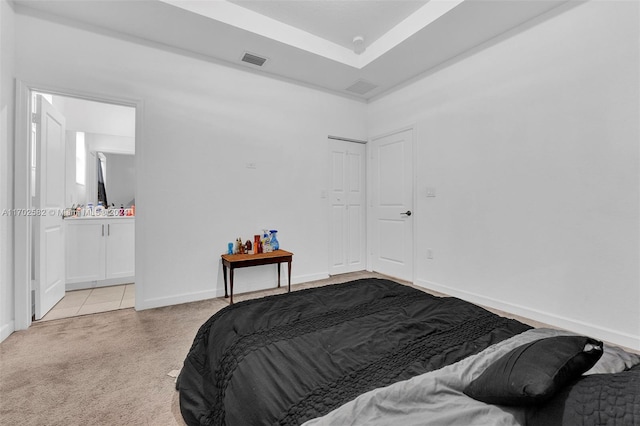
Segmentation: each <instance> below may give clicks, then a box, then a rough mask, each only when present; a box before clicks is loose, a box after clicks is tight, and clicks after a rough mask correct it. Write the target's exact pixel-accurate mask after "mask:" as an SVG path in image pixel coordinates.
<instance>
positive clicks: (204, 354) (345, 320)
mask: <svg viewBox="0 0 640 426" xmlns="http://www.w3.org/2000/svg"><path fill="white" fill-rule="evenodd" d="M529 328H530V327H529V326H527V325H524V324H522V323H519V322H517V321H515V320H510V319H506V318H502V317H499V316H497V315H494V314H492V313H490V312H488V311H486V310H484V309H482V308H480V307H478V306H475V305H472V304H470V303H467V302H464V301H462V300H459V299H456V298H450V297H447V298H439V297H435V296H431V295H429V294H426V293H424V292H422V291H419V290H417V289H414V288H411V287H408V286H404V285H400V284H398V283H395V282H392V281H388V280H383V279H362V280H357V281H353V282H350V283H345V284H336V285H332V286H327V287H320V288H314V289H308V290H302V291H296V292H293V293H288V294H284V295H278V296H270V297H265V298H262V299H254V300H249V301H246V302H240V303H236V304H234V305H231V306H229V307H226V308H224V309H222V310H221V311H219V312H218V313H216V314H215V315H213V316H212V317H211V318H210V319H209V320H208V321H207V322H205V323H204V324H203V325H202V327H201V328H200V330H199V331H198V333H197V335H196V338H195V340H194V342H193V345H192V347H191V349H190V351H189V353H188V355H187V357H186V360H185V362H184V367H183V369H182V371H181V374H180V377H179V380H178V389H179V391H180V409H181V412H182V415H183V417H184V419H185V421H186V422H187V424H189V425H223V424H227V425H243V426H244V425H263V424H264V425H266V424H281V425H290V424H296V425H297V424H301V423H303V422H304V421H306V420H309V419H311V418H315V417H318V416H322V415H324V414H326V413H328V412H329V411H331V410H333V409H335V408H337V407H339V406H340V405H342V404H344V403H345V402H347V401H350V400H352V399H354V398H355V397H357V396H358V395H360V394H362V393H364V392H367V391H369V390H372V389H374V388H378V387H381V386H386V385H389V384H391V383H394V382H396V381H400V380H406V379H408V378H410V377H413V376H415V375H418V374H422V373H424V372H427V371H431V370H434V369H437V368H440V367H442V366H444V365H448V364H451V363H453V362H456V361H458V360H460V359H463V358H465V357H467V356H469V355H471V354H475V353H477V352H479V351H481V350H483V349H485V348H487V347H488V346H490V345H492V344H494V343H496V342H498V341H501V340H503V339H506V338H509V337H511V336H513V335H515V334H518V333H520V332H522V331H524V330H527V329H529Z"/></svg>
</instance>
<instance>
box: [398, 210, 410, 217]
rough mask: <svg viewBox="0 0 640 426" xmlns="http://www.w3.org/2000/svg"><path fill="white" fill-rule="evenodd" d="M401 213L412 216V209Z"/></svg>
mask: <svg viewBox="0 0 640 426" xmlns="http://www.w3.org/2000/svg"><path fill="white" fill-rule="evenodd" d="M400 214H401V215H405V216H411V210H407V211H406V212H404V213H400Z"/></svg>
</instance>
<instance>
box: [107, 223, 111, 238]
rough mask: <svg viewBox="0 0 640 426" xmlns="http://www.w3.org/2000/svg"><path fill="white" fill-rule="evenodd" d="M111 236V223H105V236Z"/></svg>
mask: <svg viewBox="0 0 640 426" xmlns="http://www.w3.org/2000/svg"><path fill="white" fill-rule="evenodd" d="M109 236H111V224H110V223H107V237H109Z"/></svg>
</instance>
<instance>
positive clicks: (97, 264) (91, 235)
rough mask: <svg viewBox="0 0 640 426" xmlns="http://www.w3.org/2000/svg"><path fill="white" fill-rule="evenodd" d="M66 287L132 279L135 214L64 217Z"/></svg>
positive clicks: (90, 286)
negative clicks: (133, 215)
mask: <svg viewBox="0 0 640 426" xmlns="http://www.w3.org/2000/svg"><path fill="white" fill-rule="evenodd" d="M64 223H65V228H66V229H65V234H66V289H67V291H68V290H78V289H83V288H92V287H102V286H109V285H117V284H125V283H132V282H134V279H135V217H132V216H112V217H111V216H110V217H101V216H88V217H79V218H75V217H72V218H66V219H65V221H64Z"/></svg>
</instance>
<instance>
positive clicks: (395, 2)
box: [14, 0, 567, 100]
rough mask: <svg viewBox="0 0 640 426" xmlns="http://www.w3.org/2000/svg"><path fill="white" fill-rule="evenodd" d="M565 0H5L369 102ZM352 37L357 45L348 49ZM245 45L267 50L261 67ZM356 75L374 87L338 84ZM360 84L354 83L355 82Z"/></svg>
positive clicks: (257, 52) (30, 10)
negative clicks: (248, 58) (247, 57)
mask: <svg viewBox="0 0 640 426" xmlns="http://www.w3.org/2000/svg"><path fill="white" fill-rule="evenodd" d="M566 1H567V0H430V1H429V0H338V1H336V0H284V1H282V0H261V1H260V0H231V1H224V0H128V1H122V0H91V1H78V0H14V3H15V4H16V5H17V11H18V12H19V13H27V14H37V15H39V16H43V15H57V16H59V17H62V18H65V19H66V20H67V22H79V23H81V24H83V25H86V24H89V25H91V26H96V27H99V28H102V29H107V30H111V31H114V32H115V33H122V34H126V35H127V36H134V37H139V38H141V39H144V40H147V41H152V42H156V43H159V45H166V46H170V47H172V48H178V49H181V50H183V51H185V52H186V53H190V54H197V55H198V56H200V57H204V58H210V59H211V60H213V61H217V62H222V63H226V64H231V65H234V66H238V67H243V68H247V69H250V70H252V71H255V72H260V73H266V74H270V75H273V76H276V77H279V78H285V79H290V80H294V81H296V82H299V83H303V84H306V85H309V86H313V87H319V88H322V89H325V90H330V91H333V92H338V93H341V94H345V95H349V96H352V97H355V98H359V99H364V100H368V99H371V98H372V97H374V96H376V95H379V94H382V93H385V92H387V91H389V90H392V89H393V88H395V87H397V86H398V85H401V84H402V83H404V82H406V81H407V80H411V79H412V78H414V77H416V76H418V75H421V74H423V73H425V72H427V71H428V70H430V69H432V68H434V67H437V66H438V65H441V64H443V63H445V62H447V61H449V60H451V59H453V58H455V57H457V56H459V55H461V54H463V53H464V52H466V51H469V50H471V49H473V48H474V47H476V46H478V45H481V44H482V43H484V42H487V41H489V40H491V39H494V38H495V37H497V36H499V35H501V34H503V33H505V32H506V31H509V30H511V29H513V28H514V27H517V26H519V25H521V24H523V23H525V22H527V21H529V20H531V19H533V18H535V17H538V16H540V15H543V14H544V13H546V12H549V11H550V10H552V9H554V8H557V7H558V6H559V5H561V4H562V3H565V2H566ZM355 36H362V37H363V38H364V46H365V47H366V50H365V51H364V52H362V53H361V54H356V53H355V52H354V50H353V39H354V37H355ZM245 52H249V53H252V54H255V55H258V56H262V57H265V58H267V62H266V63H265V64H264V66H262V67H257V66H255V65H250V64H246V63H244V62H242V61H241V58H242V56H243V54H244V53H245ZM358 81H364V82H366V83H369V86H370V87H371V86H375V88H373V89H371V90H369V91H367V92H366V93H354V92H353V91H349V90H347V88H349V87H350V86H352V85H353V84H354V83H356V82H358ZM360 87H362V85H360Z"/></svg>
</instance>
